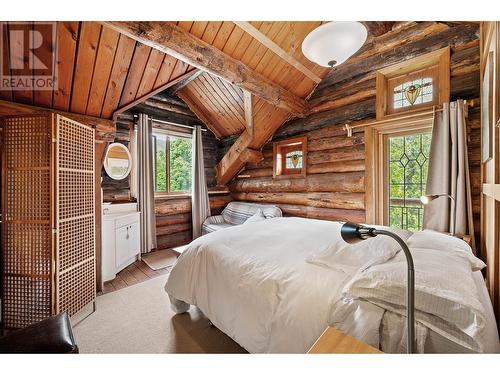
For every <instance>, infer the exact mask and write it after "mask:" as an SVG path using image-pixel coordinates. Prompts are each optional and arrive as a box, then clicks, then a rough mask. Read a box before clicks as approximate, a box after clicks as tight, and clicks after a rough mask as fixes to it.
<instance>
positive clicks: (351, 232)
mask: <svg viewBox="0 0 500 375" xmlns="http://www.w3.org/2000/svg"><path fill="white" fill-rule="evenodd" d="M360 228H361V225H358V224H354V223H351V222H346V223H344V225H342V228H340V235H341V236H342V239H343V240H344V241H345V242H347V243H350V244H355V243H356V242H359V241H363V238H362V237H360V235H359V229H360Z"/></svg>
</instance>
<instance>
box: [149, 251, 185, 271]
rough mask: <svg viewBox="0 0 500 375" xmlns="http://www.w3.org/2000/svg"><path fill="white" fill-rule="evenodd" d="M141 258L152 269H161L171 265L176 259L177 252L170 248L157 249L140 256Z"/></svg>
mask: <svg viewBox="0 0 500 375" xmlns="http://www.w3.org/2000/svg"><path fill="white" fill-rule="evenodd" d="M142 260H143V261H144V263H146V264H147V265H148V266H149V268H151V269H152V270H155V271H157V270H161V269H163V268H167V267H170V266H173V265H174V264H175V262H176V261H177V254H176V253H174V252H173V251H172V250H170V249H167V250H158V251H153V252H151V253H149V254H145V255H143V256H142Z"/></svg>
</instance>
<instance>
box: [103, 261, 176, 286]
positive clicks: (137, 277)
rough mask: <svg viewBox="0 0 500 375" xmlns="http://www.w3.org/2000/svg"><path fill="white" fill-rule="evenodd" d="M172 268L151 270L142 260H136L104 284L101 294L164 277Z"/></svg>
mask: <svg viewBox="0 0 500 375" xmlns="http://www.w3.org/2000/svg"><path fill="white" fill-rule="evenodd" d="M171 269H172V267H167V268H163V269H161V270H157V271H155V270H152V269H151V268H149V267H148V265H147V264H146V263H144V262H143V261H142V260H136V261H135V262H134V263H132V264H131V265H130V266H128V267H127V268H125V269H123V270H122V271H120V272H119V273H118V274H117V275H116V278H114V279H113V280H110V281H106V282H105V283H104V287H103V290H102V294H106V293H110V292H114V291H115V290H119V289H123V288H126V287H128V286H131V285H135V284H139V283H141V282H143V281H146V280H149V279H153V278H155V277H157V276H160V275H165V274H167V273H169V272H170V270H171Z"/></svg>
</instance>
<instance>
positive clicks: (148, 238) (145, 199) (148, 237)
mask: <svg viewBox="0 0 500 375" xmlns="http://www.w3.org/2000/svg"><path fill="white" fill-rule="evenodd" d="M137 160H138V168H137V178H138V200H137V201H138V202H139V210H140V211H141V253H148V252H150V251H151V249H154V248H156V218H155V195H154V194H155V193H154V186H153V165H154V164H153V138H152V125H151V121H150V119H149V118H148V116H147V115H144V114H140V115H139V121H138V124H137Z"/></svg>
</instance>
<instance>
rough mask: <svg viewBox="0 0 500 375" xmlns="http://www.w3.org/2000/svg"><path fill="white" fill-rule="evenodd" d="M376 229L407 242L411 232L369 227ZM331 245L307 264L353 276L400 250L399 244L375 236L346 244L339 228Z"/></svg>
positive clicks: (308, 260)
mask: <svg viewBox="0 0 500 375" xmlns="http://www.w3.org/2000/svg"><path fill="white" fill-rule="evenodd" d="M370 227H374V228H377V229H385V230H390V231H391V232H393V233H395V234H397V235H398V236H400V237H401V238H402V239H403V240H405V241H406V240H407V239H408V238H409V237H410V236H411V234H412V232H410V231H407V230H404V229H396V228H389V227H384V226H380V225H370ZM332 235H334V236H335V238H334V242H333V243H332V245H331V246H330V247H328V248H326V249H325V250H323V251H321V252H319V253H317V254H315V255H313V256H311V257H310V258H308V259H307V262H309V263H312V264H316V265H319V266H324V267H328V268H332V269H334V270H339V271H342V272H345V273H347V274H354V273H356V272H357V271H358V270H360V271H363V270H366V269H367V268H369V267H371V266H373V265H375V264H380V263H384V262H387V261H388V260H389V259H391V258H392V257H394V255H396V254H397V253H398V252H399V251H400V250H401V247H400V246H399V244H398V243H397V242H396V241H395V240H394V239H392V238H390V237H387V236H377V237H373V238H369V239H367V240H364V241H361V242H358V243H356V244H353V245H351V244H348V243H346V242H345V241H344V240H343V239H342V237H341V236H340V227H339V231H338V233H334V234H332Z"/></svg>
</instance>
